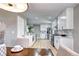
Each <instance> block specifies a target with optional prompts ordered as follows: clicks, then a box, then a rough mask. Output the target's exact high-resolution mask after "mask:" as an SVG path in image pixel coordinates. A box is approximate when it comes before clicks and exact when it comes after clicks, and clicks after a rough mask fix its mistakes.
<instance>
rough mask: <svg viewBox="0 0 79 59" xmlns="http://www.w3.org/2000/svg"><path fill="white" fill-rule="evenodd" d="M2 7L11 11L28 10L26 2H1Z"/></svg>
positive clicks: (0, 6)
mask: <svg viewBox="0 0 79 59" xmlns="http://www.w3.org/2000/svg"><path fill="white" fill-rule="evenodd" d="M0 8H1V9H4V10H7V11H11V12H24V11H26V10H27V4H26V3H0Z"/></svg>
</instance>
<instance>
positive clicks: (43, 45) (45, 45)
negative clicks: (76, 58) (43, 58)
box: [31, 39, 57, 56]
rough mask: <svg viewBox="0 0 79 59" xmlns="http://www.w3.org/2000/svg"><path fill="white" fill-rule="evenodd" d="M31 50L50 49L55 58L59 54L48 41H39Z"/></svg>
mask: <svg viewBox="0 0 79 59" xmlns="http://www.w3.org/2000/svg"><path fill="white" fill-rule="evenodd" d="M31 48H49V49H51V51H52V53H53V54H54V55H55V56H56V54H57V50H56V49H55V48H54V47H52V45H51V44H50V41H49V40H46V39H40V40H37V41H36V42H35V44H34V45H33V46H32V47H31Z"/></svg>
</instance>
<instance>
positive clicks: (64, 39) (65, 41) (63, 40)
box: [54, 36, 73, 50]
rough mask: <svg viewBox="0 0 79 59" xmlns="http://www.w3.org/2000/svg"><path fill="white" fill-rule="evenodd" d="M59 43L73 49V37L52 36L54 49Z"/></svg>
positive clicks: (57, 47)
mask: <svg viewBox="0 0 79 59" xmlns="http://www.w3.org/2000/svg"><path fill="white" fill-rule="evenodd" d="M60 45H64V46H66V47H68V48H70V49H72V50H73V38H72V36H68V37H62V36H55V37H54V46H55V48H56V49H59V46H60Z"/></svg>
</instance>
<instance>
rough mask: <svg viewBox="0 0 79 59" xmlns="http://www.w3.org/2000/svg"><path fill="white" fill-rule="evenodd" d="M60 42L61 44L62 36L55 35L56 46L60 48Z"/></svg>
mask: <svg viewBox="0 0 79 59" xmlns="http://www.w3.org/2000/svg"><path fill="white" fill-rule="evenodd" d="M59 44H60V36H54V46H55V48H56V49H58V48H59Z"/></svg>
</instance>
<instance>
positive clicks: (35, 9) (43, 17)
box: [23, 3, 77, 24]
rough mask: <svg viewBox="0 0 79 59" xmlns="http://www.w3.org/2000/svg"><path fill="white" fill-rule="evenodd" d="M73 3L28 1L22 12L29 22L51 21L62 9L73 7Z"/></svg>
mask: <svg viewBox="0 0 79 59" xmlns="http://www.w3.org/2000/svg"><path fill="white" fill-rule="evenodd" d="M76 5H77V4H75V3H28V10H27V11H26V12H24V13H23V14H24V16H25V17H26V16H27V19H28V23H29V24H40V23H51V21H53V20H54V19H55V18H56V17H57V16H58V15H59V14H60V13H61V12H62V11H63V10H65V9H66V8H68V7H74V6H76Z"/></svg>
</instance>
